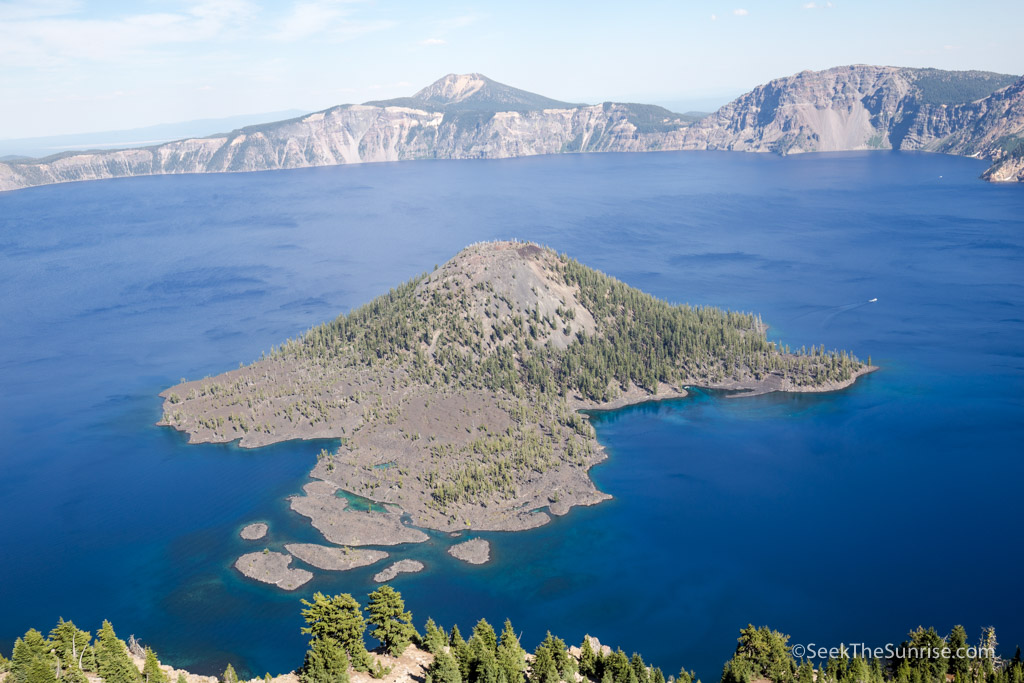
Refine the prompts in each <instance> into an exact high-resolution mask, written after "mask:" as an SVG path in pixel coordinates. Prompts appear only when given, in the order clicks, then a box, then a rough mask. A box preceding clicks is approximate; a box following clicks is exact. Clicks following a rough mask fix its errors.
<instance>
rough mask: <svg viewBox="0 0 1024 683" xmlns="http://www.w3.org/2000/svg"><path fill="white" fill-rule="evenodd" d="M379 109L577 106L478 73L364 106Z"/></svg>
mask: <svg viewBox="0 0 1024 683" xmlns="http://www.w3.org/2000/svg"><path fill="white" fill-rule="evenodd" d="M366 104H374V105H383V106H420V107H422V106H427V107H434V108H437V109H444V110H446V111H489V112H497V111H535V110H538V109H565V108H571V107H576V106H578V105H575V104H570V103H569V102H561V101H559V100H553V99H551V98H550V97H544V96H543V95H538V94H536V93H532V92H528V91H526V90H520V89H519V88H513V87H512V86H510V85H505V84H504V83H498V82H497V81H493V80H491V79H490V78H488V77H487V76H484V75H483V74H480V73H469V74H448V75H447V76H443V77H442V78H439V79H438V80H436V81H434V82H433V83H431V84H430V85H428V86H427V87H425V88H423V89H422V90H420V91H419V92H417V93H416V94H415V95H413V96H412V97H400V98H396V99H392V100H380V101H375V102H367V103H366Z"/></svg>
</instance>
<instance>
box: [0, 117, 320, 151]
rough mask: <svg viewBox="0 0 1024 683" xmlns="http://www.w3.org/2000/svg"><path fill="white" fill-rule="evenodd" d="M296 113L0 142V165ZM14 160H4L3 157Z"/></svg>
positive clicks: (122, 146)
mask: <svg viewBox="0 0 1024 683" xmlns="http://www.w3.org/2000/svg"><path fill="white" fill-rule="evenodd" d="M304 113H306V112H303V111H301V110H298V109H291V110H287V111H275V112H267V113H263V114H242V115H239V116H228V117H224V118H214V119H196V120H194V121H181V122H178V123H163V124H159V125H155V126H146V127H144V128H131V129H127V130H108V131H102V132H98V133H76V134H73V135H50V136H45V137H34V138H21V139H16V140H13V139H12V140H0V155H5V156H0V161H25V160H31V159H32V158H43V157H49V156H53V155H55V154H62V153H66V152H68V151H70V150H83V149H125V148H129V147H142V146H145V145H154V144H161V143H164V142H167V141H170V140H180V139H182V138H187V137H203V136H206V135H210V134H211V133H217V132H221V131H226V130H234V129H236V128H240V127H242V126H251V125H254V124H260V123H267V122H268V121H280V120H282V119H287V118H292V117H295V116H299V115H301V114H304ZM8 156H9V157H14V158H13V159H8V158H7V157H8Z"/></svg>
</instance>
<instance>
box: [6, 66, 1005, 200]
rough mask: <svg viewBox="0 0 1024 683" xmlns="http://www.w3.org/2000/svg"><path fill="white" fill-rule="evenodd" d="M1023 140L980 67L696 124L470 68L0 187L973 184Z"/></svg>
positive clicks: (836, 79)
mask: <svg viewBox="0 0 1024 683" xmlns="http://www.w3.org/2000/svg"><path fill="white" fill-rule="evenodd" d="M1022 140H1024V78H1021V77H1019V76H1013V75H1006V74H996V73H990V72H985V71H941V70H938V69H912V68H903V67H890V66H868V65H853V66H843V67H836V68H833V69H827V70H825V71H804V72H801V73H799V74H796V75H794V76H790V77H787V78H780V79H777V80H773V81H771V82H770V83H767V84H765V85H761V86H758V87H757V88H755V89H754V90H752V91H751V92H749V93H747V94H745V95H743V96H741V97H739V98H737V99H736V100H735V101H733V102H731V103H729V104H727V105H725V106H724V107H722V108H721V109H719V110H718V111H717V112H715V113H714V114H712V115H710V116H704V117H703V118H702V117H700V116H696V115H692V114H677V113H674V112H671V111H669V110H667V109H664V108H662V107H658V106H655V105H648V104H630V103H616V102H605V103H603V104H597V105H586V104H571V103H567V102H560V101H557V100H553V99H550V98H547V97H544V96H542V95H537V94H534V93H530V92H526V91H524V90H519V89H517V88H512V87H510V86H507V85H503V84H501V83H497V82H495V81H492V80H491V79H489V78H487V77H486V76H483V75H481V74H462V75H456V74H449V75H447V76H445V77H444V78H442V79H440V80H438V81H437V82H435V83H433V84H431V85H430V86H427V87H426V88H424V89H423V90H421V91H419V92H417V93H416V94H414V95H412V96H411V97H403V98H397V99H393V100H380V101H375V102H367V103H365V104H354V105H341V106H337V107H331V108H330V109H325V110H323V111H320V112H316V113H314V114H310V115H308V116H302V117H299V118H295V119H290V120H287V121H279V122H275V123H269V124H263V125H258V126H249V127H247V128H242V129H240V130H235V131H231V132H230V133H224V134H219V135H211V136H209V137H205V138H191V139H187V140H178V141H175V142H168V143H166V144H162V145H158V146H153V147H144V148H139V149H123V150H106V151H102V150H101V151H91V152H69V153H65V154H60V155H57V156H53V157H48V158H45V159H38V160H30V161H21V162H17V163H14V162H12V163H6V164H4V163H0V190H15V189H19V188H23V187H30V186H34V185H45V184H49V183H61V182H69V181H78V180H95V179H102V178H119V177H126V176H136V175H153V174H168V173H220V172H234V171H262V170H270V169H285V168H301V167H308V166H331V165H337V164H353V163H363V162H374V161H401V160H411V159H497V158H507V157H519V156H529V155H536V154H560V153H569V152H648V151H657V150H735V151H752V152H775V153H778V154H794V153H798V152H829V151H841V150H867V149H902V150H922V151H928V152H944V153H948V154H959V155H964V156H972V157H977V158H983V159H988V160H992V161H993V162H995V165H994V166H993V168H991V169H990V170H989V171H988V172H986V173H985V175H984V177H985V178H986V179H988V180H1020V179H1021V164H1020V158H1021V157H1020V153H1019V151H1018V152H1015V150H1019V147H1020V144H1021V141H1022Z"/></svg>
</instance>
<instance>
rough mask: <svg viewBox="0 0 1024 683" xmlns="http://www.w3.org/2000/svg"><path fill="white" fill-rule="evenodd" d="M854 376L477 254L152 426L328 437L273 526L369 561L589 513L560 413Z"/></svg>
mask: <svg viewBox="0 0 1024 683" xmlns="http://www.w3.org/2000/svg"><path fill="white" fill-rule="evenodd" d="M871 369H872V368H871V367H869V366H867V365H865V364H864V363H861V362H860V361H858V360H857V359H856V358H854V357H852V356H850V355H848V354H846V353H843V352H833V353H825V352H824V349H812V350H811V351H810V352H800V353H791V352H789V350H788V349H784V348H779V347H777V346H776V345H775V344H773V343H771V342H768V341H767V340H766V338H765V326H764V325H763V324H762V323H761V321H760V320H759V319H758V318H757V317H756V316H753V315H751V314H740V313H733V312H727V311H721V310H718V309H713V308H694V307H690V306H672V305H669V304H667V303H664V302H661V301H658V300H657V299H654V298H653V297H651V296H649V295H647V294H644V293H642V292H640V291H638V290H636V289H633V288H630V287H628V286H626V285H624V284H622V283H620V282H618V281H616V280H614V279H612V278H609V277H608V276H606V275H603V274H601V273H598V272H597V271H594V270H591V269H589V268H586V267H585V266H582V265H581V264H579V263H577V262H575V261H572V260H571V259H569V258H568V257H566V256H562V255H558V254H556V253H555V252H553V251H551V250H550V249H545V248H542V247H539V246H537V245H534V244H527V243H521V242H493V243H481V244H477V245H473V246H471V247H468V248H466V249H464V250H463V251H462V252H460V253H459V254H458V255H456V256H455V257H454V258H453V259H451V260H450V261H449V262H447V263H446V264H444V265H443V266H441V267H440V268H438V269H436V270H435V271H433V272H431V273H427V274H424V275H422V276H420V277H418V278H415V279H413V280H411V281H410V282H408V283H406V284H404V285H402V286H400V287H398V288H396V289H394V290H392V291H391V292H389V293H388V294H387V295H384V296H382V297H380V298H378V299H376V300H374V301H372V302H370V303H369V304H367V305H365V306H363V307H362V308H359V309H357V310H355V311H353V312H351V313H349V314H348V315H347V316H341V317H339V318H338V319H336V320H334V321H332V322H330V323H326V324H324V325H320V326H317V327H314V328H313V329H311V330H310V331H309V332H308V333H306V335H304V336H303V337H302V338H300V339H298V340H294V341H289V342H288V343H286V344H285V345H284V346H283V347H282V348H280V349H278V350H276V351H274V352H272V353H271V354H270V355H269V356H266V357H264V358H263V359H261V360H259V361H257V362H256V363H253V364H252V365H249V366H246V367H242V368H239V369H236V370H232V371H230V372H226V373H224V374H223V375H219V376H217V377H213V378H206V379H201V380H196V381H191V382H185V383H183V384H180V385H178V386H175V387H172V388H170V389H168V390H166V391H165V392H163V394H161V395H162V396H163V397H164V399H165V402H164V415H163V418H162V420H161V423H160V424H162V425H166V426H170V427H173V428H175V429H178V430H181V431H184V432H186V433H188V434H189V437H190V441H192V442H227V441H234V440H240V443H241V445H242V446H261V445H265V444H269V443H273V442H278V441H284V440H288V439H297V438H298V439H307V438H338V439H341V440H342V445H341V447H340V448H339V449H337V451H334V452H331V451H327V450H324V451H323V452H322V453H321V457H320V459H319V462H318V464H317V465H316V467H315V469H314V470H313V472H312V476H313V477H314V478H315V479H317V480H321V481H316V482H311V483H310V484H307V485H306V487H305V494H304V495H302V496H296V497H294V498H293V499H292V501H291V505H292V509H293V510H295V511H296V512H298V513H299V514H302V515H304V516H306V517H309V518H310V520H311V522H312V524H313V525H314V526H315V527H316V528H317V529H319V530H320V531H321V532H322V533H323V535H324V537H325V538H326V539H327V540H328V541H330V542H331V543H335V544H338V545H345V546H360V545H374V546H379V545H388V544H392V543H410V542H411V543H415V542H419V541H424V540H426V536H424V535H423V534H421V533H420V532H419V531H416V530H414V529H409V528H408V527H406V526H405V522H406V521H410V522H411V523H412V524H415V525H416V526H420V527H425V528H431V529H438V530H443V531H449V532H452V531H458V530H466V529H482V530H518V529H526V528H531V527H535V526H538V525H541V524H544V523H546V522H547V521H548V520H549V519H550V517H549V514H555V515H561V514H565V513H566V512H567V511H568V510H569V509H570V508H571V507H572V506H575V505H591V504H594V503H598V502H600V501H602V500H605V499H606V498H607V495H606V494H604V493H602V492H600V491H598V490H597V488H596V487H595V486H594V483H593V482H592V481H591V479H590V477H589V476H588V470H589V469H590V467H592V466H593V465H594V464H595V463H597V462H600V461H601V460H603V459H604V457H605V455H604V453H603V451H602V449H601V447H600V445H599V444H598V443H597V441H596V439H595V437H594V432H593V429H592V428H591V426H590V424H589V423H588V422H587V420H586V419H585V418H584V417H582V416H581V415H580V414H578V412H577V411H578V410H579V409H585V408H602V407H609V406H616V405H623V404H626V403H631V402H637V401H642V400H651V399H654V398H666V397H672V396H684V395H685V394H686V389H685V387H686V386H687V385H695V384H696V385H702V386H711V387H721V388H733V389H747V390H750V391H754V392H765V391H775V390H790V391H828V390H833V389H837V388H841V387H844V386H847V385H848V384H850V383H852V382H853V381H854V380H855V379H856V378H857V377H858V376H859V375H861V374H863V373H864V372H868V371H870V370H871ZM343 492H348V493H349V494H357V495H359V496H363V497H365V498H369V499H371V500H372V501H375V502H376V503H377V504H378V509H376V510H374V509H370V510H364V511H358V510H356V509H354V508H353V506H352V505H350V504H349V500H348V499H346V497H345V496H344V495H342V494H343ZM339 495H341V497H339ZM405 515H408V517H407V518H406V517H405ZM257 559H259V558H257Z"/></svg>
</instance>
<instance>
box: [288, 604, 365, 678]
mask: <svg viewBox="0 0 1024 683" xmlns="http://www.w3.org/2000/svg"><path fill="white" fill-rule="evenodd" d="M302 604H303V605H305V606H306V609H304V610H302V617H303V618H304V619H305V620H306V625H305V626H304V627H303V628H302V633H304V634H308V635H309V636H310V639H309V645H310V647H311V648H312V647H314V646H315V645H316V641H318V640H321V639H323V638H330V639H332V640H334V641H335V642H336V643H337V644H338V645H339V646H340V648H341V650H342V651H343V652H344V653H345V655H346V656H347V657H348V661H349V663H350V664H351V666H352V667H354V668H355V669H357V670H359V671H369V670H370V655H369V653H367V651H366V643H365V642H364V640H363V634H364V633H365V632H366V621H365V620H364V619H363V611H362V608H361V607H360V606H359V603H358V602H357V601H356V599H355V598H353V597H352V596H351V595H349V594H348V593H342V594H341V595H335V596H334V597H330V598H329V597H327V596H326V595H324V594H323V593H320V592H317V593H314V594H313V601H312V602H310V601H308V600H303V601H302Z"/></svg>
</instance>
